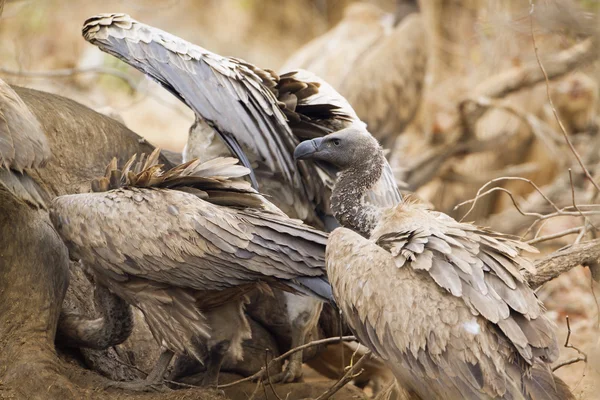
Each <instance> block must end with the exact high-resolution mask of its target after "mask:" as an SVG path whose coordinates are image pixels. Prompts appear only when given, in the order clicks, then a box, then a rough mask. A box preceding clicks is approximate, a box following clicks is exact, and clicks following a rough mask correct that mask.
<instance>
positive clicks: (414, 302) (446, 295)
mask: <svg viewBox="0 0 600 400" xmlns="http://www.w3.org/2000/svg"><path fill="white" fill-rule="evenodd" d="M294 156H295V158H297V159H311V160H318V161H321V162H327V163H331V164H333V165H335V166H336V167H337V168H338V169H339V170H340V173H339V175H338V179H337V181H336V183H335V185H334V187H333V194H332V208H333V212H334V214H335V216H336V218H337V219H338V221H340V223H341V224H342V225H343V226H344V227H341V228H338V229H336V230H334V231H333V232H332V233H331V234H330V237H329V241H328V244H327V250H326V265H327V276H328V278H329V281H330V283H331V285H332V288H333V294H334V298H335V300H336V303H337V304H338V306H339V307H340V309H341V310H342V312H343V314H344V315H345V318H346V320H347V322H348V324H349V326H350V327H351V329H352V330H353V331H354V332H355V334H356V336H357V338H358V339H359V340H360V341H361V342H362V343H363V344H364V345H366V346H368V347H369V348H370V349H371V350H372V351H373V352H374V353H375V354H376V355H378V356H379V357H381V358H382V359H383V360H384V361H385V362H386V363H387V365H388V366H389V367H390V368H391V370H392V371H393V372H394V375H395V376H396V379H397V380H398V382H399V383H400V384H401V385H402V386H404V387H405V388H406V389H407V390H408V391H409V392H411V393H412V394H413V395H414V396H415V397H416V398H420V399H498V398H503V399H531V400H534V399H557V400H558V399H570V398H573V397H572V395H571V394H570V392H569V390H568V388H567V387H566V385H565V384H564V383H563V382H562V381H560V380H559V379H558V378H557V377H554V376H553V374H552V371H551V369H550V363H551V362H552V361H554V360H556V358H557V357H558V352H559V351H558V345H557V340H556V336H555V334H554V325H553V324H552V323H551V322H550V321H549V320H548V319H547V317H546V316H545V315H544V307H543V305H542V303H541V302H540V301H539V300H538V298H537V297H536V295H535V293H534V292H533V290H532V289H531V288H530V287H529V286H528V284H527V282H526V281H525V279H524V277H523V274H522V270H523V269H525V270H528V271H530V272H533V265H532V264H531V262H530V261H528V260H527V259H526V258H524V257H523V255H522V253H523V252H536V249H535V248H533V247H531V246H529V245H527V244H525V243H523V242H521V241H519V240H514V239H511V238H509V237H507V236H504V235H502V234H499V233H496V232H493V231H490V230H487V229H485V228H480V227H477V226H475V225H472V224H468V223H459V222H457V221H455V220H454V219H452V218H451V217H449V216H447V215H445V214H443V213H440V212H435V211H431V210H428V209H426V208H425V207H423V206H422V205H418V204H415V203H414V202H413V203H411V202H410V201H403V202H402V203H400V204H398V205H396V206H394V207H390V208H389V209H387V210H385V211H383V212H379V213H378V212H374V211H373V210H372V209H369V207H367V206H365V199H366V198H367V196H368V192H369V190H370V189H371V187H372V185H373V184H374V182H377V181H378V180H379V179H380V175H381V171H382V168H383V165H384V163H385V157H384V155H383V151H382V149H381V147H380V146H379V143H378V142H377V141H376V140H375V139H374V138H373V137H372V136H370V135H369V134H367V133H366V132H364V131H361V130H357V129H352V128H351V129H345V130H342V131H340V132H337V133H334V134H330V135H328V136H325V137H323V138H316V139H312V140H310V141H305V142H303V143H301V144H300V145H299V146H298V147H297V148H296V150H295V153H294Z"/></svg>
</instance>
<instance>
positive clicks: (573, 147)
mask: <svg viewBox="0 0 600 400" xmlns="http://www.w3.org/2000/svg"><path fill="white" fill-rule="evenodd" d="M529 3H530V4H531V10H530V11H529V20H530V26H531V41H532V42H533V50H534V52H535V59H536V60H537V63H538V65H539V68H540V70H541V71H542V74H543V76H544V79H545V81H546V95H547V96H548V103H550V108H552V113H553V114H554V118H556V122H558V126H560V131H561V132H562V134H563V137H564V138H565V141H566V142H567V144H568V145H569V148H570V149H571V153H573V155H574V156H575V158H576V159H577V162H578V163H579V166H580V167H581V170H582V171H583V173H584V174H585V176H586V177H587V178H588V180H589V181H590V182H591V183H592V185H594V187H595V188H596V190H597V191H598V192H600V186H598V184H597V183H596V181H594V178H592V175H591V174H590V171H588V169H587V168H586V167H585V165H584V164H583V161H582V160H581V156H580V155H579V153H578V152H577V150H576V149H575V146H573V143H571V140H570V139H569V135H568V134H567V130H566V129H565V127H564V125H563V123H562V121H561V120H560V118H559V116H558V112H557V111H556V107H554V102H553V101H552V96H550V79H549V77H548V73H547V72H546V68H544V65H543V64H542V61H541V60H540V55H539V54H538V48H537V44H536V42H535V34H534V33H533V10H534V3H533V0H530V1H529ZM588 40H589V41H590V43H591V42H592V41H591V39H588ZM592 53H596V52H595V51H594V52H592Z"/></svg>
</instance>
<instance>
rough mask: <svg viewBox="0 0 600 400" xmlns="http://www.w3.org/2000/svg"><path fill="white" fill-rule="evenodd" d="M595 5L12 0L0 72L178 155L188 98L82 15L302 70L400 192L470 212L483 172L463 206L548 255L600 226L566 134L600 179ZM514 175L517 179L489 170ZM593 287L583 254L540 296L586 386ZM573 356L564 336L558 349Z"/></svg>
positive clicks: (570, 376) (2, 29) (565, 372)
mask: <svg viewBox="0 0 600 400" xmlns="http://www.w3.org/2000/svg"><path fill="white" fill-rule="evenodd" d="M599 10H600V1H599V0H569V1H567V0H565V1H563V0H542V1H538V2H535V4H532V3H531V2H529V1H527V0H504V1H497V0H447V1H441V0H423V1H419V2H417V1H411V0H372V1H362V2H356V1H353V0H161V1H158V0H157V1H153V0H103V1H95V0H16V1H10V0H9V1H8V2H7V4H6V6H5V9H4V13H3V15H2V19H1V23H0V56H1V61H0V77H1V78H2V79H4V80H6V81H7V82H9V83H11V84H16V85H22V86H28V87H32V88H36V89H40V90H45V91H49V92H54V93H58V94H61V95H63V96H67V97H70V98H73V99H75V100H77V101H79V102H81V103H83V104H85V105H87V106H89V107H92V108H94V109H96V110H98V111H100V112H104V113H107V114H109V115H111V116H113V117H115V118H118V119H121V120H122V121H123V122H124V123H125V124H126V125H127V126H128V127H129V128H131V129H132V130H134V131H135V132H137V133H138V134H140V135H142V136H144V137H145V138H147V140H148V141H150V142H152V143H153V144H155V145H157V146H160V147H163V148H166V149H170V150H174V151H181V149H182V148H183V146H184V145H185V142H186V139H187V133H188V128H189V126H190V125H191V123H192V121H193V114H192V112H191V111H190V110H188V109H187V108H186V107H185V106H183V105H182V104H180V103H179V102H178V101H177V100H176V99H175V98H173V97H172V96H171V95H169V94H168V93H167V92H166V91H164V90H162V89H161V88H160V87H159V86H158V85H157V84H155V83H153V82H151V81H150V80H148V79H146V78H145V77H144V76H143V75H142V74H140V73H138V72H137V71H135V70H133V69H132V68H130V67H127V66H126V65H125V64H124V63H121V62H120V61H118V60H117V59H115V58H114V57H112V56H110V55H107V54H104V53H101V52H100V51H99V50H98V49H97V48H96V47H94V46H92V45H90V44H88V43H86V42H85V41H84V40H83V38H82V37H81V27H82V25H83V22H84V21H85V19H86V18H87V17H90V16H92V15H95V14H98V13H103V12H124V13H128V14H130V15H131V16H132V17H133V18H135V19H137V20H139V21H141V22H144V23H146V24H149V25H152V26H155V27H158V28H161V29H163V30H165V31H168V32H170V33H172V34H175V35H177V36H180V37H182V38H184V39H186V40H188V41H190V42H193V43H195V44H198V45H201V46H203V47H205V48H207V49H209V50H211V51H213V52H216V53H218V54H221V55H226V56H235V57H238V58H242V59H245V60H246V61H248V62H251V63H254V64H256V65H257V66H259V67H262V68H270V69H272V70H274V71H277V72H280V73H281V72H286V71H287V70H291V69H293V68H298V67H301V68H305V69H310V70H312V71H313V72H315V73H317V74H318V75H320V76H321V77H323V78H324V79H326V80H327V81H328V82H329V83H331V84H332V85H333V86H334V87H335V88H336V89H337V90H339V91H340V93H342V94H343V95H344V96H345V97H346V98H348V100H349V101H350V103H351V104H352V105H353V107H355V109H356V111H357V113H358V115H359V116H360V117H361V118H362V119H363V120H364V121H366V122H367V124H368V127H369V130H370V131H371V132H372V133H373V134H374V135H376V137H378V139H380V141H381V143H382V145H383V146H384V147H385V148H386V149H387V151H388V157H389V158H390V161H391V164H392V166H393V168H394V170H395V173H396V176H397V178H398V180H399V181H401V182H404V187H405V188H406V189H407V191H410V192H414V193H415V196H416V197H417V198H419V199H420V200H421V201H425V202H429V203H431V204H432V205H433V206H434V207H435V208H437V209H439V210H441V211H444V212H447V213H450V214H451V215H453V216H454V217H456V218H461V217H464V216H465V214H466V212H467V210H468V209H469V207H471V205H472V203H468V204H466V205H464V206H462V207H460V208H458V209H455V206H456V205H457V204H459V203H461V202H464V201H467V200H469V199H472V198H474V197H475V196H476V195H477V191H478V190H479V188H480V187H481V186H482V185H484V184H486V182H487V183H488V185H487V187H486V189H484V191H483V192H485V191H486V190H488V189H491V192H490V193H489V194H487V195H485V196H484V197H481V198H478V200H477V203H476V204H475V206H474V207H473V208H472V210H471V212H469V214H468V215H467V217H466V220H468V221H477V222H478V223H480V224H484V225H487V226H490V227H492V228H494V229H497V230H500V231H502V232H506V233H510V234H514V235H518V236H522V237H523V238H524V239H525V240H530V241H532V243H535V244H536V245H538V246H539V247H540V249H541V250H542V253H547V252H550V251H553V250H556V249H558V248H560V247H562V246H565V245H569V244H572V243H576V242H580V241H584V240H588V239H591V238H595V237H596V234H597V232H596V227H598V226H600V218H599V216H598V215H596V214H595V213H590V214H589V215H587V214H586V216H585V217H583V216H578V215H575V216H574V215H573V213H574V210H576V209H578V208H581V209H584V210H595V209H594V206H593V205H594V204H596V203H598V193H599V192H600V190H598V189H597V188H596V187H595V186H594V185H593V184H591V183H590V181H589V179H586V176H585V174H584V172H583V170H582V168H581V164H580V162H579V161H578V160H577V158H576V157H575V155H574V152H573V150H572V149H571V148H570V145H572V147H573V149H575V150H576V151H577V153H578V155H579V157H580V159H581V163H583V164H584V165H585V166H586V168H587V169H588V170H589V173H590V175H591V176H593V177H595V178H598V175H597V173H600V141H599V140H598V126H599V124H600V120H599V117H598V116H599V114H600V102H599V101H598V97H599V96H600V90H599V84H600V62H599V61H598V49H599V48H600V46H598V41H599V39H598V38H599V33H598V30H599V27H600V18H599V15H600V14H599ZM540 63H541V64H542V65H544V66H545V72H546V74H547V75H548V77H549V81H548V82H546V79H545V77H544V74H543V73H542V70H541V69H540ZM199 90H201V88H199ZM549 97H550V98H551V99H552V104H551V103H550V102H549ZM555 113H556V115H555ZM556 116H558V117H559V118H558V119H557V117H556ZM559 120H560V123H559ZM561 124H562V127H561ZM566 139H568V141H567V140H566ZM569 142H570V145H569ZM82 151H84V149H82ZM512 176H518V177H524V178H525V180H515V179H502V180H494V179H497V178H499V177H512ZM596 180H597V179H596ZM490 181H491V182H490ZM532 183H535V185H536V186H537V187H539V188H540V190H541V192H542V193H544V194H545V195H546V196H547V199H545V198H544V197H543V196H541V195H540V193H539V192H538V191H537V190H536V189H535V187H534V185H532ZM483 192H482V193H483ZM509 193H510V196H509ZM548 200H550V201H548ZM515 204H517V205H519V207H520V209H521V211H520V212H519V211H518V210H517V209H516V208H515ZM555 206H556V208H555ZM569 207H570V208H569ZM557 210H559V211H557ZM528 212H529V213H532V212H534V213H537V214H539V215H523V214H527V213H528ZM569 213H570V214H569ZM550 214H552V215H550ZM540 216H543V217H542V218H540ZM552 236H554V237H552ZM548 238H551V239H552V240H549V239H548ZM596 279H598V277H596ZM596 286H597V284H596V283H594V281H593V279H592V276H591V274H590V272H589V271H588V269H584V268H578V269H575V270H572V271H570V272H569V273H567V274H564V275H563V276H561V277H560V278H559V279H556V280H554V281H552V282H550V283H549V284H547V285H545V286H544V287H543V288H542V289H541V290H540V291H539V293H538V294H539V296H540V298H541V299H542V300H543V301H544V302H545V304H546V306H547V307H548V309H549V312H550V315H551V317H552V318H553V319H554V320H555V322H556V323H557V325H558V334H559V338H561V340H564V338H565V337H566V335H567V328H566V324H565V316H566V315H569V317H570V320H571V329H572V331H573V333H572V336H571V343H573V344H574V345H576V346H577V347H579V348H581V349H583V350H584V351H585V352H586V354H587V355H588V362H587V363H583V362H579V363H574V364H571V365H568V366H565V367H562V368H560V369H559V370H558V371H557V373H558V374H559V375H560V376H561V377H562V378H564V379H565V380H566V381H567V383H569V385H570V386H571V387H572V388H575V393H577V394H579V395H581V396H583V398H596V397H594V395H593V393H598V392H597V391H598V390H600V385H598V384H597V382H598V375H597V372H596V369H597V368H598V360H599V358H598V357H597V356H596V353H597V351H598V350H597V347H598V346H597V345H598V337H599V333H600V329H599V312H598V304H597V299H596V297H597V296H598V294H600V293H597V292H598V289H597V287H596ZM576 356H577V352H576V351H574V350H572V349H565V350H564V351H562V355H561V361H564V360H568V359H571V358H573V357H576Z"/></svg>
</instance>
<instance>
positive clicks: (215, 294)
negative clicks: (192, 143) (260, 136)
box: [50, 150, 330, 389]
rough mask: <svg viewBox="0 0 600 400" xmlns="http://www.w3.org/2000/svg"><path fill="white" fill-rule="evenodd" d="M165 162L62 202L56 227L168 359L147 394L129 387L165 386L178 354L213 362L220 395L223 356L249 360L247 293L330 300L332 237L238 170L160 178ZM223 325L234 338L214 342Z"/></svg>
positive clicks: (218, 164)
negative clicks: (217, 326)
mask: <svg viewBox="0 0 600 400" xmlns="http://www.w3.org/2000/svg"><path fill="white" fill-rule="evenodd" d="M157 157H158V150H157V151H155V152H154V153H153V154H152V155H151V156H150V157H148V158H147V159H146V160H143V159H142V160H140V161H139V162H137V163H135V156H134V157H132V159H130V160H129V161H128V162H127V163H126V165H125V166H124V167H123V169H122V171H121V170H119V169H117V167H116V160H114V162H113V163H111V165H109V166H108V167H107V171H106V175H105V176H104V177H102V178H100V179H97V180H94V181H93V182H92V190H93V192H92V193H84V194H75V195H66V196H60V197H57V198H55V199H54V201H53V202H52V210H51V214H50V216H51V219H52V222H53V223H54V225H55V227H56V229H57V231H58V232H59V234H60V235H61V237H62V238H63V240H64V241H65V243H66V244H67V247H68V248H69V251H70V254H71V257H73V258H76V259H80V260H82V262H83V264H84V265H85V266H86V267H88V268H90V269H91V270H92V271H93V273H94V277H95V280H96V284H97V285H102V286H104V287H106V288H108V289H109V290H110V291H111V292H112V293H113V294H114V295H116V296H118V297H119V298H121V299H123V300H125V301H126V302H127V303H128V304H131V305H134V306H136V307H138V308H139V309H140V310H141V311H142V313H143V314H144V316H145V319H146V322H147V323H148V326H149V327H150V330H151V331H152V334H153V335H154V337H155V339H156V340H157V341H158V343H159V344H161V345H163V346H164V347H165V348H166V349H167V351H165V352H164V353H163V356H161V359H160V360H159V363H158V364H157V368H156V370H155V371H153V373H152V374H150V375H149V377H150V378H149V379H148V380H147V382H135V383H133V384H126V385H120V386H123V387H127V388H129V389H139V388H142V389H143V388H145V387H146V384H147V383H152V381H153V380H155V379H161V378H162V376H163V374H164V371H165V369H166V367H167V366H168V364H169V362H170V360H171V358H172V356H173V354H174V353H178V354H188V355H191V356H193V357H195V358H197V359H198V360H199V361H201V362H202V361H203V360H204V359H205V358H206V367H207V372H206V375H205V378H204V383H205V384H206V385H216V383H217V379H218V372H219V369H220V366H221V363H222V361H223V358H224V356H225V355H226V354H229V355H230V356H231V357H232V358H233V359H241V358H242V357H243V354H241V342H242V340H243V339H246V338H249V335H250V328H249V326H248V322H247V320H246V317H245V315H244V313H243V303H244V298H245V294H246V293H248V292H249V291H250V290H253V289H256V288H260V289H262V290H264V291H267V292H268V291H270V288H271V287H275V288H279V289H283V290H286V291H290V292H294V293H305V294H309V295H313V296H316V297H319V298H320V299H325V300H328V299H329V298H330V287H329V284H328V283H327V280H326V277H325V271H324V251H325V242H326V239H327V235H326V234H324V233H322V232H320V231H318V230H315V229H313V228H310V227H308V226H306V225H304V224H303V223H302V222H301V221H298V220H292V219H290V218H288V217H287V216H285V214H283V213H282V212H281V211H280V210H279V209H277V208H276V207H275V206H274V205H272V204H271V203H269V202H268V201H267V200H265V199H264V198H263V197H262V196H261V195H259V194H258V193H257V192H256V191H255V190H254V189H252V187H251V185H250V184H249V183H248V182H246V181H236V180H232V179H233V178H238V177H241V176H245V175H247V174H248V173H249V170H248V169H247V168H245V167H243V166H240V165H236V164H237V162H238V160H236V159H234V158H217V159H214V160H211V161H207V162H205V163H201V162H200V161H199V160H192V161H190V162H188V163H185V164H182V165H179V166H177V167H175V168H173V169H171V170H168V171H163V170H162V169H161V166H160V165H156V164H155V163H156V159H157ZM223 318H226V319H228V322H229V324H230V325H229V326H230V327H231V328H232V329H227V330H218V331H214V330H212V329H211V323H212V322H213V321H215V320H217V319H223ZM219 333H220V334H221V335H219Z"/></svg>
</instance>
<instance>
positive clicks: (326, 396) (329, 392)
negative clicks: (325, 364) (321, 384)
mask: <svg viewBox="0 0 600 400" xmlns="http://www.w3.org/2000/svg"><path fill="white" fill-rule="evenodd" d="M370 358H371V351H370V350H369V351H367V352H366V353H365V354H363V356H362V357H361V358H360V360H358V361H357V362H356V364H354V365H353V366H352V367H351V368H349V369H348V372H346V373H345V374H344V376H343V377H342V378H340V380H339V381H337V382H336V383H335V385H333V386H332V387H330V388H329V389H327V391H326V392H325V393H323V394H321V395H320V396H319V397H317V398H316V400H325V399H329V398H330V397H331V396H333V395H334V394H335V393H336V392H337V391H338V390H340V389H341V388H343V387H344V386H345V385H346V384H347V383H348V382H350V381H351V380H352V379H354V378H356V377H357V376H358V375H360V374H361V373H362V371H363V370H362V369H360V370H359V368H361V367H362V366H363V364H364V363H366V362H367V361H368V360H369V359H370ZM355 371H358V372H355Z"/></svg>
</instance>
